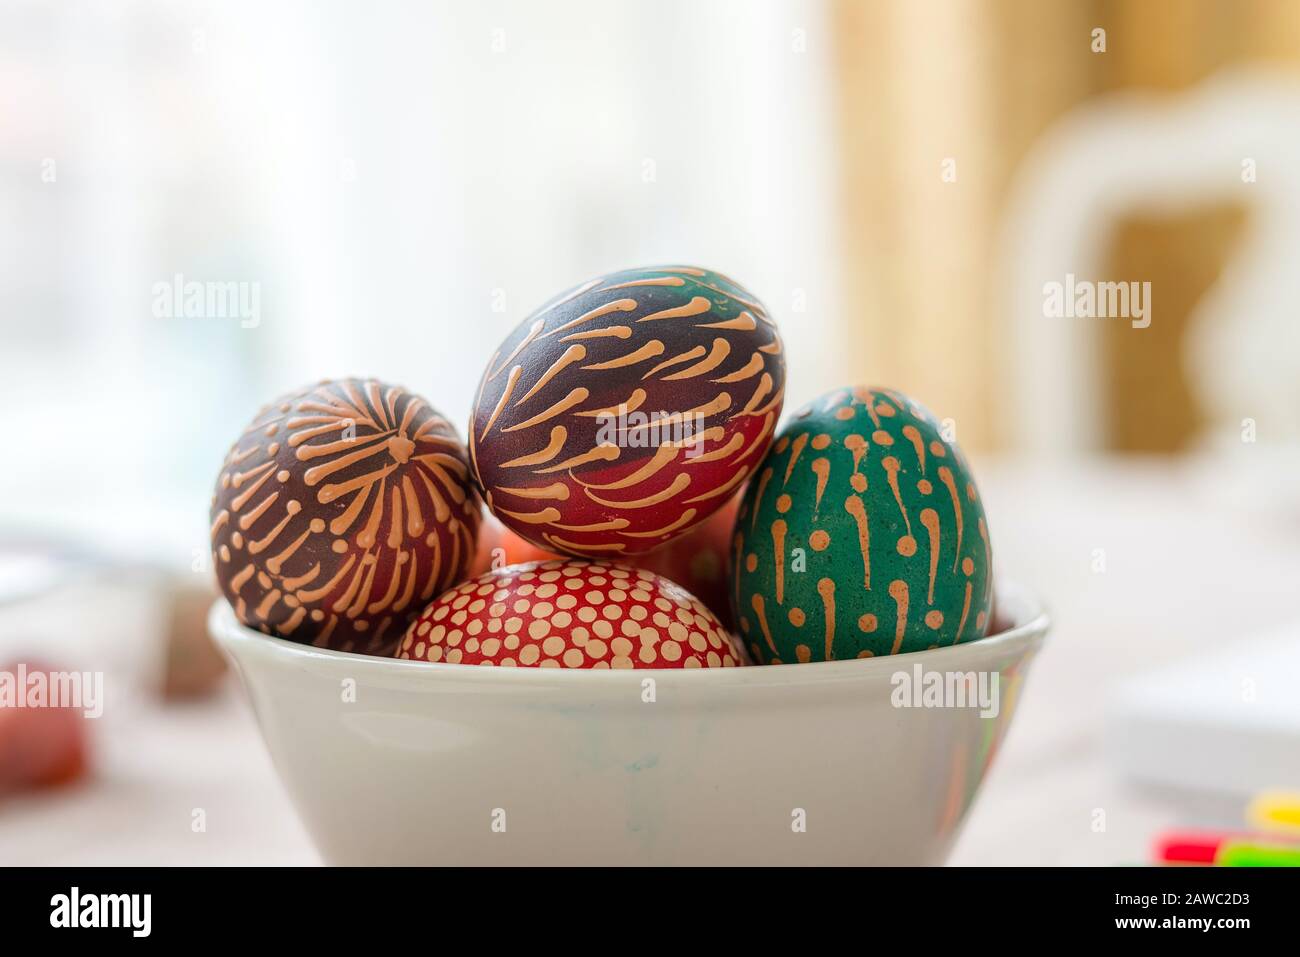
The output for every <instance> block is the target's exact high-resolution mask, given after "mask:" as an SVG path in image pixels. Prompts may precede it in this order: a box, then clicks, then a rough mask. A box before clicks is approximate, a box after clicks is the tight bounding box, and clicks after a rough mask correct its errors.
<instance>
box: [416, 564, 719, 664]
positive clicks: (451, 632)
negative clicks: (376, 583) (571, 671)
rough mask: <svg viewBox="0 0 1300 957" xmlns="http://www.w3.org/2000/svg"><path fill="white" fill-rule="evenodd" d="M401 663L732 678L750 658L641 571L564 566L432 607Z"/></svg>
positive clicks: (529, 569)
mask: <svg viewBox="0 0 1300 957" xmlns="http://www.w3.org/2000/svg"><path fill="white" fill-rule="evenodd" d="M396 657H398V658H406V659H411V660H415V661H432V662H445V663H447V664H457V665H484V666H489V667H492V666H495V667H505V668H514V667H524V668H590V669H607V668H620V669H636V668H731V667H735V666H737V665H741V664H744V657H743V654H742V653H741V651H740V649H739V647H738V646H737V645H736V644H735V643H734V641H733V639H732V637H731V635H730V633H729V632H728V631H727V630H726V628H724V627H723V626H722V624H721V623H720V622H719V621H718V619H717V618H716V617H714V615H713V613H712V612H711V611H709V610H708V609H707V608H706V607H705V606H704V604H703V603H702V602H700V600H699V599H697V598H695V597H694V596H693V595H691V594H690V593H689V592H687V591H686V590H685V589H683V588H681V587H680V586H679V585H677V584H675V583H673V582H671V581H669V580H668V579H666V578H663V577H661V576H659V575H656V574H655V573H654V572H650V571H646V570H645V569H642V568H632V567H629V566H626V565H615V564H611V563H608V562H593V561H586V560H584V559H577V558H575V559H558V560H555V561H544V562H529V563H526V564H523V565H510V566H507V567H505V568H501V569H497V570H495V571H490V572H487V573H486V574H483V575H480V576H479V577H478V578H475V579H473V580H471V581H468V582H465V583H464V584H463V585H460V586H459V587H457V588H453V589H452V590H450V591H448V592H446V593H445V594H443V595H441V596H440V597H439V598H438V599H437V600H435V601H434V602H433V603H432V604H431V605H429V607H428V608H426V609H425V610H424V612H423V614H421V615H420V617H419V618H418V619H417V620H416V621H414V622H413V623H412V624H411V627H410V628H408V629H407V631H406V634H405V635H404V636H403V637H402V641H401V643H400V644H399V645H398V647H397V653H396Z"/></svg>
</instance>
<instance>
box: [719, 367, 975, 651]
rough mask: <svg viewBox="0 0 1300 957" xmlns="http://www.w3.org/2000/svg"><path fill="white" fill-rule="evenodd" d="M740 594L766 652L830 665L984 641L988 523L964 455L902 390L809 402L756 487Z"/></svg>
mask: <svg viewBox="0 0 1300 957" xmlns="http://www.w3.org/2000/svg"><path fill="white" fill-rule="evenodd" d="M732 548H733V555H732V559H733V564H732V601H733V603H734V606H735V611H736V614H737V617H738V621H739V625H740V628H741V632H742V635H743V638H744V641H745V642H746V645H747V647H748V648H749V649H750V651H752V652H753V655H754V657H755V660H758V661H761V662H764V663H778V662H805V661H825V660H831V659H837V658H839V659H843V658H855V657H857V658H862V657H869V656H873V655H889V654H898V653H900V652H910V651H919V650H923V649H927V648H932V647H935V646H939V645H951V644H955V643H957V642H963V641H973V640H975V639H978V638H982V637H984V635H985V634H986V631H987V628H988V623H989V613H990V604H991V599H992V574H991V563H992V550H991V546H990V544H989V530H988V524H987V522H986V520H985V517H984V508H983V505H982V503H981V500H980V495H979V491H978V490H977V489H976V487H975V480H974V478H973V476H972V475H971V471H970V467H969V465H968V464H967V462H966V459H965V457H964V456H963V455H962V453H961V451H960V450H959V449H958V447H957V445H956V444H955V443H954V442H950V441H948V440H947V439H946V438H945V437H944V435H943V433H942V430H941V428H940V424H939V423H938V421H937V420H936V419H935V418H934V416H933V415H932V414H931V413H930V412H929V411H927V410H926V409H925V408H923V407H922V406H921V405H919V404H918V403H917V402H915V401H913V400H912V399H910V398H908V397H907V396H905V395H903V394H901V393H899V392H896V391H894V390H891V389H866V388H853V389H839V390H836V391H834V392H831V393H828V394H827V395H824V396H822V397H821V398H819V399H817V400H815V401H814V402H812V403H811V404H810V405H808V406H806V407H805V408H803V409H801V410H800V411H799V412H798V413H797V414H796V415H795V416H794V417H793V419H792V420H791V422H790V423H789V424H788V425H787V426H786V428H784V429H783V430H782V431H781V434H780V435H779V436H778V437H777V440H776V442H775V443H774V444H773V446H772V450H771V451H770V452H769V454H768V456H767V458H766V459H765V460H764V461H763V463H762V465H761V466H760V467H759V470H758V472H757V474H756V475H755V477H754V479H753V481H752V482H751V483H750V485H749V488H748V489H747V490H746V493H745V497H744V500H743V501H742V503H741V507H740V512H739V515H738V518H737V522H736V527H735V533H734V536H733V541H732Z"/></svg>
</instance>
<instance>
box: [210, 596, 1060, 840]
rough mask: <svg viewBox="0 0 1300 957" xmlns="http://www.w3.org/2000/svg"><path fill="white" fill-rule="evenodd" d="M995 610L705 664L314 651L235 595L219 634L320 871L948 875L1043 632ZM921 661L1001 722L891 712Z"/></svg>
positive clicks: (1009, 608) (959, 711) (218, 623)
mask: <svg viewBox="0 0 1300 957" xmlns="http://www.w3.org/2000/svg"><path fill="white" fill-rule="evenodd" d="M998 609H999V613H1000V615H1001V617H1002V618H1003V620H1004V621H1006V622H1008V623H1009V624H1010V627H1009V628H1008V629H1007V630H1004V631H1002V632H1001V633H1000V634H998V635H995V636H993V637H990V638H986V639H985V640H983V641H977V642H972V643H969V644H964V645H957V646H955V647H947V648H939V649H935V650H932V651H925V652H919V653H916V654H910V655H896V656H894V657H892V658H875V659H862V660H853V661H833V662H822V663H816V664H803V665H772V666H767V667H749V668H715V669H704V670H699V671H664V670H635V671H566V670H561V669H547V670H543V669H538V668H480V667H474V666H466V665H449V664H430V663H427V662H415V661H397V660H390V659H386V658H371V657H366V656H362V655H352V654H344V653H341V652H331V651H321V650H319V649H316V648H311V647H307V646H304V645H299V644H294V643H292V642H288V641H282V640H279V639H275V638H268V637H267V636H265V635H263V634H261V633H259V632H256V631H252V630H250V629H247V628H244V627H243V626H241V625H240V624H239V623H238V622H237V621H236V620H235V617H234V614H233V613H232V612H231V610H230V607H229V606H228V605H227V604H226V603H225V602H224V601H220V602H218V603H217V604H216V605H215V606H214V607H213V609H212V613H211V616H210V618H209V626H210V628H211V631H212V634H213V636H214V637H215V638H216V640H217V641H218V642H219V643H220V645H221V646H222V647H223V648H224V649H225V650H226V652H227V653H228V654H229V656H230V658H231V659H232V660H233V661H234V664H235V666H236V667H237V669H238V671H239V673H240V675H241V676H242V678H243V681H244V684H245V686H246V687H247V689H248V693H249V696H250V697H251V699H252V702H253V707H254V710H255V711H256V713H257V719H258V722H259V723H260V725H261V728H262V734H263V735H264V737H265V738H266V743H267V747H268V748H270V751H271V756H272V758H273V759H274V761H275V765H276V767H277V768H278V769H279V772H280V776H281V778H282V779H283V780H284V783H285V785H286V787H287V788H288V790H289V793H290V795H291V796H292V798H293V800H294V803H295V804H296V805H297V807H298V810H299V812H300V813H301V815H302V817H303V820H304V821H305V823H306V825H307V828H308V830H309V831H310V832H311V834H312V837H313V838H314V840H315V842H316V844H317V847H318V848H319V849H320V851H321V854H322V855H323V856H324V858H325V860H326V861H327V862H329V863H333V864H938V863H941V862H942V861H943V860H944V858H945V856H946V855H947V853H948V850H949V848H950V847H951V845H952V842H953V840H954V838H955V837H956V835H957V831H958V828H959V827H960V825H961V823H962V820H963V818H964V817H965V815H966V812H967V810H968V809H969V807H970V804H971V801H972V800H973V798H974V797H975V793H976V791H977V790H978V788H979V785H980V782H981V780H982V779H983V777H984V773H985V772H986V771H987V769H988V766H989V762H990V761H991V759H992V757H993V755H994V754H995V753H996V751H997V748H998V745H999V743H1000V742H1001V740H1002V737H1003V735H1004V734H1005V733H1006V730H1007V726H1008V724H1009V723H1010V720H1011V716H1012V712H1013V710H1014V706H1015V701H1016V699H1017V697H1018V694H1019V691H1020V685H1021V682H1022V681H1023V680H1024V677H1025V672H1026V670H1027V666H1028V664H1029V662H1030V660H1031V659H1032V657H1033V655H1034V653H1035V652H1036V651H1037V649H1038V648H1039V646H1040V645H1041V644H1042V641H1043V637H1044V635H1045V634H1046V632H1047V628H1048V622H1047V618H1046V616H1045V615H1044V613H1043V611H1042V609H1041V608H1040V607H1039V605H1038V603H1037V602H1036V601H1035V600H1033V599H1032V598H1031V597H1030V596H1029V595H1027V594H1026V593H1024V592H1023V591H1021V590H1019V589H1016V588H1003V589H1000V590H999V594H998ZM917 666H919V667H921V668H922V669H923V672H924V673H929V672H977V673H978V672H984V673H986V674H988V675H990V676H991V675H993V674H996V675H997V676H998V687H999V694H998V695H997V702H998V713H997V716H996V717H988V718H984V717H981V716H980V712H979V710H978V709H977V708H972V707H967V708H955V707H945V708H935V707H896V706H895V704H894V703H893V700H892V699H894V698H896V697H897V696H898V695H901V694H902V686H901V685H900V684H898V683H897V679H895V677H894V676H895V674H896V673H899V672H903V673H906V674H907V675H909V676H911V677H913V678H914V677H915V671H914V669H915V668H916V667H917ZM647 680H649V681H650V682H651V684H650V685H647V684H646V682H647ZM929 680H935V679H929ZM990 682H991V679H990ZM651 691H652V692H653V693H652V694H651V693H650V692H651ZM352 692H355V693H354V694H353V693H352ZM647 698H653V700H646V699H647Z"/></svg>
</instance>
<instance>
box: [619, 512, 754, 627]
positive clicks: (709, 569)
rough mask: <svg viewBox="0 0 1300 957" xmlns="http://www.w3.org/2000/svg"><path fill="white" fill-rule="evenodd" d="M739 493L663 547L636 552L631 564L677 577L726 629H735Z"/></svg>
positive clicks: (677, 580)
mask: <svg viewBox="0 0 1300 957" xmlns="http://www.w3.org/2000/svg"><path fill="white" fill-rule="evenodd" d="M739 508H740V496H739V495H737V496H733V497H732V498H730V499H728V501H727V504H726V505H724V506H722V508H720V509H718V510H717V511H716V512H714V513H713V514H712V515H710V516H709V517H708V518H707V519H705V520H704V521H703V522H700V523H699V524H698V525H696V526H695V527H694V528H692V529H691V530H690V531H688V532H687V533H686V534H685V535H682V536H681V537H680V538H675V539H673V540H672V541H671V542H669V543H668V544H667V545H665V546H664V547H663V548H658V549H655V550H654V551H653V552H650V553H649V554H647V555H634V556H632V557H631V558H629V559H628V564H629V565H634V566H636V567H637V568H645V569H648V570H649V571H652V572H654V573H655V574H657V575H662V576H663V577H664V578H667V579H668V580H669V581H675V582H677V583H678V584H680V585H681V586H682V587H683V588H685V589H686V590H687V591H689V592H690V593H691V594H692V595H694V596H695V597H696V598H698V599H699V600H700V601H702V602H704V604H705V605H706V606H708V608H709V610H710V611H712V612H713V613H714V615H716V616H717V618H718V621H720V622H722V623H723V625H725V626H726V627H727V629H728V630H729V631H730V630H734V628H733V626H734V619H733V617H732V613H731V600H730V598H729V591H728V589H729V585H730V583H731V578H730V575H729V574H728V570H729V565H730V564H731V533H732V529H734V528H735V526H736V511H737V510H738V509H739Z"/></svg>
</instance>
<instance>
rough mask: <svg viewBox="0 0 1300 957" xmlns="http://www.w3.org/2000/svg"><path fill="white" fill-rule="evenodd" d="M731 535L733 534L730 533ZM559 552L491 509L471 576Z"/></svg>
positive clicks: (553, 556) (481, 529)
mask: <svg viewBox="0 0 1300 957" xmlns="http://www.w3.org/2000/svg"><path fill="white" fill-rule="evenodd" d="M728 534H730V533H728ZM563 557H564V556H563V555H560V554H559V553H557V552H551V551H547V550H546V549H544V548H538V547H537V546H536V545H534V544H533V543H532V542H528V541H525V540H524V539H522V538H520V537H519V536H518V535H516V534H515V533H514V532H512V531H511V530H510V529H508V528H506V527H505V526H504V525H502V524H501V522H500V520H499V519H498V518H497V517H496V516H495V515H493V514H492V513H491V512H488V513H487V514H486V515H484V516H483V524H482V525H480V526H479V529H478V549H477V550H476V551H475V553H474V562H473V564H472V565H471V566H470V569H469V574H468V576H467V577H469V578H476V577H478V576H479V575H482V574H483V573H484V572H487V571H492V570H493V569H495V568H504V567H505V566H507V565H522V564H523V563H524V562H541V561H550V560H552V559H556V558H563Z"/></svg>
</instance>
